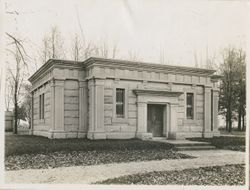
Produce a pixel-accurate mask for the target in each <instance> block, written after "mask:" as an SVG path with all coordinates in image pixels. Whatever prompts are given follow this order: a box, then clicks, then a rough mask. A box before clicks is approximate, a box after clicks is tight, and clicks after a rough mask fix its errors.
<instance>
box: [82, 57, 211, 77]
mask: <svg viewBox="0 0 250 190" xmlns="http://www.w3.org/2000/svg"><path fill="white" fill-rule="evenodd" d="M83 64H84V65H85V67H86V68H90V67H91V66H95V65H96V66H108V67H113V68H123V69H136V70H141V71H145V70H147V71H156V72H165V73H185V74H189V75H192V74H196V75H203V76H210V75H213V73H214V72H215V71H216V70H211V69H201V68H195V67H185V66H174V65H164V64H156V63H148V62H138V61H127V60H118V59H106V58H97V57H90V58H89V59H87V60H85V61H84V62H83Z"/></svg>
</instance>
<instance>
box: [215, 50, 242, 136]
mask: <svg viewBox="0 0 250 190" xmlns="http://www.w3.org/2000/svg"><path fill="white" fill-rule="evenodd" d="M237 62H238V53H237V50H236V49H235V48H227V49H226V50H225V53H224V54H223V63H222V64H221V66H220V73H221V75H222V76H223V77H222V79H221V85H220V99H219V104H220V112H221V114H223V115H225V116H226V130H228V131H229V132H231V130H232V120H233V118H234V113H235V111H237V85H238V84H237V78H238V73H237V66H238V63H237Z"/></svg>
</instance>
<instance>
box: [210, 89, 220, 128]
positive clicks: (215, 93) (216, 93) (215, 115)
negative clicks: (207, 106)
mask: <svg viewBox="0 0 250 190" xmlns="http://www.w3.org/2000/svg"><path fill="white" fill-rule="evenodd" d="M218 104H219V90H217V89H214V90H213V111H212V114H213V131H214V132H215V133H218V109H219V108H218Z"/></svg>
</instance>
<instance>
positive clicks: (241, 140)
mask: <svg viewBox="0 0 250 190" xmlns="http://www.w3.org/2000/svg"><path fill="white" fill-rule="evenodd" d="M188 140H192V141H203V142H210V143H211V144H212V145H213V146H215V147H216V148H218V149H227V150H236V151H242V152H244V151H245V147H246V144H245V137H228V136H221V137H213V138H189V139H188Z"/></svg>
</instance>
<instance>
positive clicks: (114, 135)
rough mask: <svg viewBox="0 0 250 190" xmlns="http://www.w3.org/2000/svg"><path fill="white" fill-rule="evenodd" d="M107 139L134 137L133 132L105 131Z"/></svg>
mask: <svg viewBox="0 0 250 190" xmlns="http://www.w3.org/2000/svg"><path fill="white" fill-rule="evenodd" d="M106 138H107V139H132V138H135V133H129V132H126V133H124V132H123V133H107V136H106Z"/></svg>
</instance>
